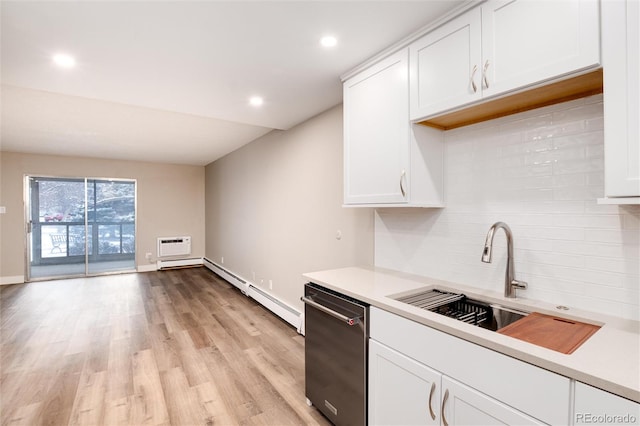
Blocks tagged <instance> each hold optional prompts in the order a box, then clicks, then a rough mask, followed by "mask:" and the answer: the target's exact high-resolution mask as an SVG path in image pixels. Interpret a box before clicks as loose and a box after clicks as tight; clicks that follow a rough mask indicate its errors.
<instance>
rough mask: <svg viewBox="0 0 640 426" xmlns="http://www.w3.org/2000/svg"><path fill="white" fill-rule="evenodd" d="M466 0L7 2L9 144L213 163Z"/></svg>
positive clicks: (338, 89)
mask: <svg viewBox="0 0 640 426" xmlns="http://www.w3.org/2000/svg"><path fill="white" fill-rule="evenodd" d="M466 2H467V1H466V0H424V1H419V0H412V1H395V0H394V1H378V0H375V1H363V0H359V1H327V0H324V1H309V0H304V1H303V0H299V1H291V0H289V1H265V0H262V1H251V2H250V1H242V0H240V1H239V0H236V1H194V2H191V1H77V2H76V1H43V2H34V1H5V0H3V1H2V2H1V3H0V19H1V21H0V29H1V33H0V36H1V40H0V42H1V58H0V59H1V74H0V76H1V80H2V87H1V89H2V91H1V93H0V95H1V104H0V108H1V111H0V112H1V116H0V119H1V133H0V137H1V139H0V148H1V149H2V150H3V151H16V152H31V153H44V154H60V155H76V156H89V157H102V158H113V159H130V160H143V161H154V162H170V163H182V164H194V165H205V164H208V163H210V162H212V161H215V160H216V159H218V158H220V157H222V156H224V155H225V154H227V153H229V152H231V151H233V150H235V149H237V148H239V147H241V146H242V145H244V144H246V143H249V142H251V141H253V140H255V139H256V138H258V137H260V136H262V135H264V134H265V133H267V132H269V131H271V130H273V129H288V128H291V127H292V126H295V125H296V124H298V123H301V122H303V121H305V120H307V119H308V118H311V117H313V116H314V115H317V114H319V113H321V112H323V111H325V110H327V109H329V108H331V107H333V106H335V105H337V104H339V103H341V102H342V85H341V82H340V78H339V77H340V75H341V74H343V73H345V72H347V71H349V70H350V69H352V68H354V67H355V66H357V65H358V64H360V63H362V62H364V61H365V60H367V59H368V58H370V57H372V56H373V55H375V54H376V53H378V52H380V51H381V50H383V49H385V48H386V47H388V46H390V45H392V44H394V43H395V42H397V41H399V40H400V39H402V38H404V37H406V36H408V35H410V34H412V33H414V32H415V31H417V30H419V29H420V28H421V27H424V26H425V25H428V24H429V23H431V22H433V21H435V20H436V19H437V18H439V17H441V16H442V15H444V14H446V13H448V12H449V11H451V10H453V9H456V8H458V7H460V6H461V5H462V4H463V3H466ZM324 35H334V36H335V37H337V39H338V44H337V46H335V47H333V48H330V49H327V48H323V47H321V46H320V43H319V40H320V38H321V37H322V36H324ZM58 52H64V53H67V54H70V55H73V56H74V57H75V58H76V62H77V65H76V66H75V67H74V68H71V69H61V68H58V67H56V66H55V65H53V63H52V59H51V58H52V56H53V54H55V53H58ZM256 95H259V96H261V97H263V98H264V104H263V105H262V106H261V107H258V108H256V107H252V106H250V105H249V102H248V101H249V98H250V97H251V96H256Z"/></svg>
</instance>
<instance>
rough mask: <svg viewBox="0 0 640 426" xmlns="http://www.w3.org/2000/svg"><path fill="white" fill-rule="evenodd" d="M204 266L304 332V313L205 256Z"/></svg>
mask: <svg viewBox="0 0 640 426" xmlns="http://www.w3.org/2000/svg"><path fill="white" fill-rule="evenodd" d="M204 266H206V267H207V268H208V269H210V270H211V271H213V272H215V273H216V274H218V275H219V276H220V277H221V278H223V279H224V280H225V281H227V282H229V283H230V284H231V285H233V286H235V287H237V288H238V289H239V290H240V291H241V292H242V293H243V294H244V295H245V296H248V297H251V298H252V299H254V300H255V301H256V302H258V303H260V304H261V305H262V306H264V307H265V308H267V309H269V310H270V311H271V312H273V313H274V314H276V315H277V316H279V317H280V318H282V319H283V320H285V321H286V322H288V323H289V324H291V325H292V326H293V327H295V328H296V330H297V331H298V333H302V332H303V331H302V314H301V313H300V312H298V311H297V310H295V309H294V308H292V307H291V306H289V305H287V304H286V303H284V302H283V301H282V300H280V299H278V298H277V297H275V296H273V295H272V294H269V293H268V292H266V291H265V290H263V289H261V288H259V287H256V286H255V285H253V284H252V283H250V282H249V281H247V280H245V279H244V278H242V277H240V276H238V275H236V274H234V273H233V272H231V271H229V270H228V269H226V268H224V267H222V266H220V265H218V264H217V263H215V262H212V261H211V260H209V259H207V258H206V257H205V258H204Z"/></svg>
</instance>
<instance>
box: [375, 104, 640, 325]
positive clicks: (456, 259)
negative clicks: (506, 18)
mask: <svg viewBox="0 0 640 426" xmlns="http://www.w3.org/2000/svg"><path fill="white" fill-rule="evenodd" d="M602 129H603V110H602V96H601V95H598V96H594V97H590V98H586V99H580V100H577V101H572V102H568V103H564V104H559V105H554V106H551V107H546V108H542V109H538V110H535V111H529V112H526V113H522V114H518V115H515V116H511V117H505V118H502V119H498V120H493V121H490V122H485V123H480V124H477V125H474V126H469V127H464V128H460V129H456V130H452V131H449V132H446V133H445V143H446V151H445V152H446V154H445V155H446V158H445V170H446V172H445V182H446V183H445V194H446V208H444V209H401V210H394V209H381V210H378V211H377V214H376V219H375V264H376V265H377V266H382V267H387V268H393V269H398V270H401V271H405V272H410V273H415V274H418V275H423V276H430V277H434V278H440V279H445V280H449V281H452V282H457V283H461V284H466V285H470V286H474V287H478V288H481V289H488V290H495V291H497V292H502V291H503V288H504V271H505V265H506V244H505V241H506V240H505V237H504V234H503V232H502V231H498V234H497V235H496V237H495V240H494V243H495V245H494V247H495V248H496V251H495V252H494V258H493V263H492V264H486V263H482V262H481V261H480V256H481V253H482V248H483V244H484V239H485V236H486V233H487V231H488V229H489V227H490V226H491V224H493V223H494V222H496V221H504V222H506V223H507V224H509V225H510V227H511V229H512V231H513V234H514V240H515V261H516V265H515V266H516V277H517V278H518V279H521V280H524V281H527V282H528V283H529V289H528V290H526V291H524V292H522V291H519V292H518V294H519V296H522V297H523V298H531V299H539V300H544V301H548V302H550V303H558V304H564V305H568V306H573V307H578V308H583V309H588V310H592V311H597V312H603V313H607V314H611V315H616V316H622V317H627V318H633V319H636V320H637V319H640V318H639V317H640V315H639V310H640V309H639V303H640V302H639V300H640V265H639V259H640V250H639V241H640V206H621V207H618V206H611V205H597V204H596V198H598V197H602V196H603V193H604V189H603V187H604V185H603V157H604V154H603V130H602Z"/></svg>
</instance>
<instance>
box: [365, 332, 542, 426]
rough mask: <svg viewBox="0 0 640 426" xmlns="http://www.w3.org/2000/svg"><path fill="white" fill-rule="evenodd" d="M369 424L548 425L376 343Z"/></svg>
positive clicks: (371, 347) (371, 344) (371, 345)
mask: <svg viewBox="0 0 640 426" xmlns="http://www.w3.org/2000/svg"><path fill="white" fill-rule="evenodd" d="M369 424H371V425H440V424H442V425H479V426H480V425H483V426H487V425H494V424H495V425H504V424H508V425H540V424H543V423H541V422H539V421H537V420H535V419H533V418H531V417H529V416H527V415H525V414H524V413H521V412H520V411H518V410H515V409H513V408H511V407H509V406H508V405H505V404H503V403H501V402H499V401H497V400H496V399H494V398H491V397H489V396H487V395H485V394H483V393H482V392H478V391H477V390H475V389H472V388H470V387H469V386H466V385H464V384H462V383H460V382H458V381H456V380H453V379H452V378H450V377H447V376H443V375H442V374H441V373H439V372H438V371H436V370H433V369H431V368H429V367H427V366H426V365H424V364H421V363H419V362H417V361H415V360H413V359H411V358H409V357H407V356H405V355H403V354H401V353H400V352H398V351H395V350H393V349H391V348H389V347H387V346H385V345H383V344H381V343H379V342H376V341H375V340H372V339H371V340H369Z"/></svg>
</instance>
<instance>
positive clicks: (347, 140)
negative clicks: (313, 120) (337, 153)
mask: <svg viewBox="0 0 640 426" xmlns="http://www.w3.org/2000/svg"><path fill="white" fill-rule="evenodd" d="M407 56H408V53H407V50H406V49H405V50H402V51H400V52H398V53H396V54H394V55H392V56H390V57H388V58H386V59H384V60H382V61H381V62H379V63H377V64H376V65H373V66H372V67H371V68H369V69H367V70H365V71H363V72H362V73H360V74H358V75H357V76H355V77H352V78H350V79H349V80H347V81H345V83H344V202H345V204H384V203H405V202H406V201H407V199H408V197H409V194H408V188H409V185H408V182H407V176H408V175H409V136H410V133H409V130H410V127H409V120H408V115H409V114H408V112H409V111H408V110H409V84H408V57H407Z"/></svg>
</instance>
